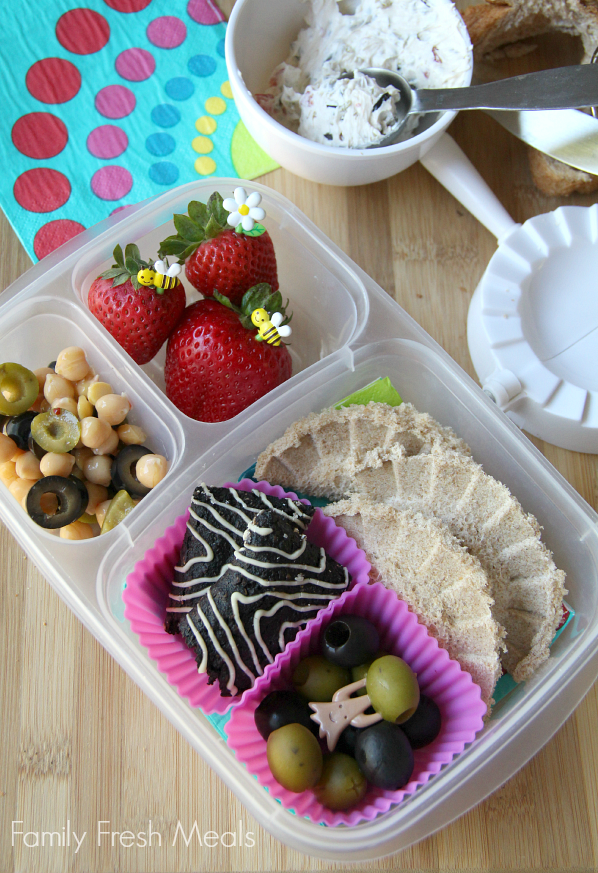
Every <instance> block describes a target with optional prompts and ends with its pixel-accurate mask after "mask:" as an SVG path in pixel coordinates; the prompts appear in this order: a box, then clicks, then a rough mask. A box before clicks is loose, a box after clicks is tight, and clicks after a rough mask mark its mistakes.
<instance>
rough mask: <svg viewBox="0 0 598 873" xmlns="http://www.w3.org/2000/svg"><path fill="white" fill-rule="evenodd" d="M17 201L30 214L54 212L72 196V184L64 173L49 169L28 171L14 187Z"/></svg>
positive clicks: (22, 174) (37, 168) (19, 178)
mask: <svg viewBox="0 0 598 873" xmlns="http://www.w3.org/2000/svg"><path fill="white" fill-rule="evenodd" d="M13 194H14V197H15V200H16V201H17V203H18V204H19V206H22V207H23V209H26V210H27V211H28V212H53V211H54V210H55V209H59V208H60V207H61V206H64V204H65V203H66V201H67V200H68V199H69V197H70V196H71V183H70V182H69V180H68V179H67V177H66V176H65V175H64V174H63V173H59V172H58V170H51V169H50V168H49V167H35V168H34V169H33V170H26V171H25V172H24V173H21V175H20V176H19V177H18V179H17V180H16V182H15V184H14V187H13Z"/></svg>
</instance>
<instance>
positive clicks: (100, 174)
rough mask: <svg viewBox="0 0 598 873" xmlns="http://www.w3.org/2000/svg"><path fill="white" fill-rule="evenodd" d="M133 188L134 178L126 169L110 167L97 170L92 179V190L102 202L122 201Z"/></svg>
mask: <svg viewBox="0 0 598 873" xmlns="http://www.w3.org/2000/svg"><path fill="white" fill-rule="evenodd" d="M132 187H133V177H132V176H131V174H130V173H129V171H128V170H125V168H124V167H118V166H115V165H110V166H109V167H102V168H101V169H100V170H97V171H96V172H95V173H94V174H93V176H92V179H91V190H92V191H93V193H94V194H95V195H96V197H99V198H100V200H120V198H121V197H125V196H126V195H127V194H128V193H129V191H130V190H131V188H132Z"/></svg>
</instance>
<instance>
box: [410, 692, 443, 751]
mask: <svg viewBox="0 0 598 873" xmlns="http://www.w3.org/2000/svg"><path fill="white" fill-rule="evenodd" d="M441 727H442V716H441V715H440V710H439V709H438V706H437V705H436V703H434V701H433V700H432V698H431V697H426V695H425V694H420V697H419V704H418V707H417V709H416V710H415V712H414V713H413V715H412V716H411V718H410V719H408V720H407V721H404V722H403V723H402V725H401V728H402V730H403V732H404V734H405V736H406V737H407V739H408V740H409V744H410V745H411V748H412V749H421V748H423V747H424V746H427V745H429V743H433V742H434V740H435V739H436V737H437V736H438V734H439V733H440V728H441Z"/></svg>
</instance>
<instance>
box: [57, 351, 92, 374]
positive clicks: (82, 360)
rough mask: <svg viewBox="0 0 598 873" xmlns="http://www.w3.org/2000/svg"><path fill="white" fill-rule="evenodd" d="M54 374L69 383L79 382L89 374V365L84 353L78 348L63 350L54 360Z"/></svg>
mask: <svg viewBox="0 0 598 873" xmlns="http://www.w3.org/2000/svg"><path fill="white" fill-rule="evenodd" d="M55 369H56V372H57V373H58V375H59V376H64V378H65V379H70V380H71V382H79V380H80V379H84V378H85V377H86V376H87V374H88V373H89V364H88V363H87V358H86V357H85V352H84V351H83V349H80V348H79V346H69V347H68V348H66V349H63V350H62V351H61V352H60V354H59V355H58V357H57V358H56V367H55Z"/></svg>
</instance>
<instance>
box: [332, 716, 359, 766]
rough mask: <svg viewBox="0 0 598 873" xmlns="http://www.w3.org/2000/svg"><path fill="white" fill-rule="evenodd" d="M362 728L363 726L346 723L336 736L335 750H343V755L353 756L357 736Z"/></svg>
mask: <svg viewBox="0 0 598 873" xmlns="http://www.w3.org/2000/svg"><path fill="white" fill-rule="evenodd" d="M363 730H365V728H356V727H354V726H353V725H352V724H349V725H347V727H346V728H345V729H344V731H343V732H342V734H341V735H340V737H339V738H338V742H337V744H336V749H335V751H336V752H343V753H344V754H345V755H351V757H352V758H354V757H355V744H356V742H357V737H358V736H359V734H360V733H361V732H362V731H363Z"/></svg>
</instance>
